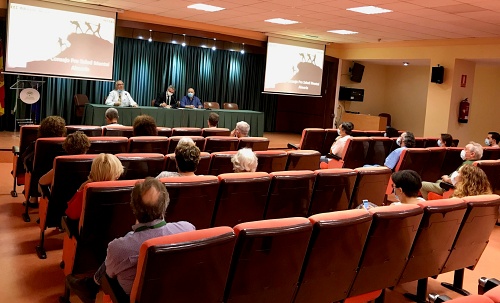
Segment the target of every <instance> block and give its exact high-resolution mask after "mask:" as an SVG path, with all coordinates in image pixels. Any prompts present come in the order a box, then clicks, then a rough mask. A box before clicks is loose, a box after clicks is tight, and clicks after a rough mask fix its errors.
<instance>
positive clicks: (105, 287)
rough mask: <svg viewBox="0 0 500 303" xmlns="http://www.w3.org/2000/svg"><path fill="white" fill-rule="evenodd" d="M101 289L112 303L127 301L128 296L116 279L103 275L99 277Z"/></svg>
mask: <svg viewBox="0 0 500 303" xmlns="http://www.w3.org/2000/svg"><path fill="white" fill-rule="evenodd" d="M101 288H102V291H103V292H104V293H105V294H107V295H108V296H110V297H111V301H113V303H129V302H130V297H129V295H127V294H126V293H125V291H123V288H122V287H121V286H120V283H118V280H117V279H112V278H110V277H108V275H104V276H103V277H102V279H101Z"/></svg>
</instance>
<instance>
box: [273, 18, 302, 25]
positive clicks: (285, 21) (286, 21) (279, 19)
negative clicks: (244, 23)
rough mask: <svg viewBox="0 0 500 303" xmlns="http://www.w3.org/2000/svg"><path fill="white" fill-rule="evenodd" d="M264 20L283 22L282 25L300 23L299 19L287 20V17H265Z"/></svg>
mask: <svg viewBox="0 0 500 303" xmlns="http://www.w3.org/2000/svg"><path fill="white" fill-rule="evenodd" d="M264 21H266V22H270V23H276V24H283V25H289V24H296V23H300V22H299V21H293V20H288V19H283V18H273V19H267V20H264Z"/></svg>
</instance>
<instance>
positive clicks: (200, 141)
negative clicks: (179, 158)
mask: <svg viewBox="0 0 500 303" xmlns="http://www.w3.org/2000/svg"><path fill="white" fill-rule="evenodd" d="M183 137H189V138H191V139H193V141H194V144H196V146H198V148H199V149H200V151H203V150H204V149H205V138H203V137H202V136H172V137H170V143H169V145H168V153H169V154H171V153H173V152H175V148H176V147H177V144H178V143H179V140H180V139H182V138H183Z"/></svg>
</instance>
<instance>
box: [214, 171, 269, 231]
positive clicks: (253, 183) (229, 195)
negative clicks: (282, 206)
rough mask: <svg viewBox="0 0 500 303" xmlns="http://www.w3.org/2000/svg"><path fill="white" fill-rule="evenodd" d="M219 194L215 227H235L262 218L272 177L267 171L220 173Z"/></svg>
mask: <svg viewBox="0 0 500 303" xmlns="http://www.w3.org/2000/svg"><path fill="white" fill-rule="evenodd" d="M219 182H220V185H219V195H218V197H217V202H216V206H215V212H214V217H213V218H212V226H223V225H225V226H235V225H236V224H239V223H242V222H249V221H254V220H261V219H262V218H264V209H265V206H266V201H267V194H268V190H269V184H270V183H271V177H270V176H269V174H267V173H262V172H256V173H231V174H222V175H219Z"/></svg>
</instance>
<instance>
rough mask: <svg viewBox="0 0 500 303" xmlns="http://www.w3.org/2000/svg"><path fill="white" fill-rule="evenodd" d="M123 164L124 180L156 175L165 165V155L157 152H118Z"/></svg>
mask: <svg viewBox="0 0 500 303" xmlns="http://www.w3.org/2000/svg"><path fill="white" fill-rule="evenodd" d="M116 156H117V157H118V159H120V161H121V162H122V165H123V175H122V176H121V177H120V179H122V180H134V179H144V178H146V177H156V176H158V175H159V174H160V173H161V172H162V171H163V167H164V166H165V157H164V156H163V155H162V154H155V153H133V154H116Z"/></svg>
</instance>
